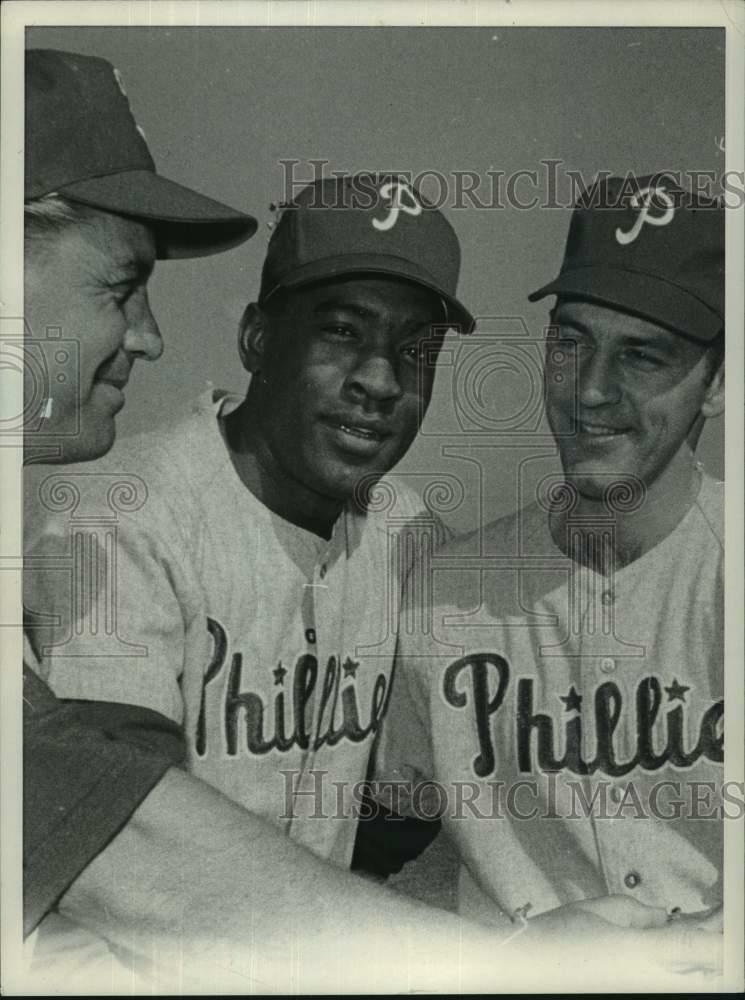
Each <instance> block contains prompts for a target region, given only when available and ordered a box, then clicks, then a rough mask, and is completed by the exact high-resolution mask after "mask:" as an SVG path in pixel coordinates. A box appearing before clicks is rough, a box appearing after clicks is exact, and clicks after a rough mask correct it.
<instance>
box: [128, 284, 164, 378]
mask: <svg viewBox="0 0 745 1000" xmlns="http://www.w3.org/2000/svg"><path fill="white" fill-rule="evenodd" d="M128 319H129V325H128V327H127V333H126V336H125V338H124V348H125V350H126V351H129V353H130V354H135V355H137V356H138V357H141V358H144V359H145V360H146V361H157V360H158V358H159V357H160V356H161V354H162V353H163V338H162V337H161V335H160V329H159V327H158V323H157V321H156V319H155V316H153V313H152V310H151V309H150V302H149V301H148V297H147V293H146V292H143V293H142V295H141V296H139V300H138V302H137V303H133V306H132V314H131V316H130V317H128Z"/></svg>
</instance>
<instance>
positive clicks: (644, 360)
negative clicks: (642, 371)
mask: <svg viewBox="0 0 745 1000" xmlns="http://www.w3.org/2000/svg"><path fill="white" fill-rule="evenodd" d="M627 356H628V357H629V358H630V360H631V361H632V362H633V363H634V364H635V365H637V366H638V367H640V368H649V369H652V368H659V367H661V366H662V365H663V364H664V362H663V360H662V358H660V357H658V356H657V355H656V354H650V353H649V351H645V350H644V349H643V348H641V347H632V348H629V350H628V352H627Z"/></svg>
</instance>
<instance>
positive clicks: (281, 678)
mask: <svg viewBox="0 0 745 1000" xmlns="http://www.w3.org/2000/svg"><path fill="white" fill-rule="evenodd" d="M286 673H287V671H286V670H285V668H284V667H283V666H282V664H281V663H278V664H277V666H276V667H275V668H274V670H272V674H274V683H275V685H277V684H282V685H284V682H285V674H286Z"/></svg>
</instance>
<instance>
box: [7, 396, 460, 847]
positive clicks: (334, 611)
mask: <svg viewBox="0 0 745 1000" xmlns="http://www.w3.org/2000/svg"><path fill="white" fill-rule="evenodd" d="M239 402H240V400H239V399H238V398H233V397H227V396H225V395H224V394H220V393H213V392H209V393H207V395H206V396H205V397H204V398H202V399H201V400H200V403H199V404H198V406H197V407H196V409H195V411H194V412H193V413H192V414H191V415H190V416H189V417H188V418H187V419H186V420H185V421H183V422H181V423H180V424H178V425H176V426H175V427H173V428H171V429H166V430H163V431H159V432H156V433H151V434H146V435H141V436H139V437H135V438H130V439H128V440H125V441H124V442H122V443H121V444H119V445H117V446H116V447H115V448H114V449H113V450H112V452H111V453H110V454H109V455H108V456H106V457H105V458H104V459H102V460H101V461H99V462H97V463H95V464H93V465H91V464H87V465H80V466H74V467H69V468H66V469H65V470H62V471H60V472H58V473H52V474H50V476H48V477H47V478H46V480H45V482H44V483H43V484H42V485H41V488H40V496H41V498H42V502H41V503H40V504H39V505H38V506H37V508H36V510H35V512H34V513H33V515H32V523H31V525H30V526H29V528H28V536H29V551H28V556H29V561H28V563H27V566H28V571H27V574H26V576H27V581H28V586H27V594H26V604H27V607H28V608H29V609H30V610H31V611H32V612H35V613H37V614H47V615H50V614H51V615H56V616H58V618H57V625H56V626H55V627H54V628H40V629H37V631H36V633H35V640H34V641H35V645H36V647H37V649H38V650H39V651H40V652H41V653H42V666H43V672H44V674H45V676H46V677H47V679H48V681H49V684H50V685H51V687H52V688H53V689H54V691H55V692H56V693H57V694H58V695H59V696H60V697H63V698H75V699H90V700H99V701H111V702H120V703H121V702H124V703H128V704H132V705H140V706H145V707H147V708H150V709H154V710H156V711H158V712H160V713H162V714H163V715H165V716H167V717H168V718H170V719H173V720H175V721H176V722H178V723H179V724H181V725H183V728H184V732H185V735H186V739H187V743H188V750H189V765H188V766H189V768H190V769H191V771H193V773H194V774H196V775H198V776H199V777H200V778H202V779H204V780H205V781H207V782H209V783H210V784H212V785H214V786H215V787H217V788H219V789H221V790H222V791H223V792H224V793H225V794H227V795H228V796H230V798H231V799H234V800H235V801H236V802H238V803H240V804H242V805H243V806H246V807H247V808H248V809H250V810H251V811H253V812H254V813H257V814H260V815H262V816H264V817H266V818H267V819H269V820H271V821H272V822H274V823H276V824H278V825H279V826H280V827H282V828H283V829H284V830H285V831H286V832H287V833H288V835H289V836H291V837H292V838H293V839H295V840H297V841H299V842H301V843H303V844H305V845H306V846H307V847H309V848H311V849H312V850H314V851H315V852H316V853H317V854H319V855H321V856H323V857H326V858H329V859H331V860H333V861H335V862H337V863H339V864H341V865H347V864H348V863H349V861H350V859H351V854H352V848H353V843H354V835H355V830H356V814H355V808H354V807H355V805H356V804H357V800H358V798H359V795H360V794H361V790H360V789H359V788H356V787H355V783H356V782H360V781H361V780H362V779H363V778H364V777H365V773H366V767H367V763H368V757H369V752H370V747H371V744H372V741H373V739H374V737H375V734H376V732H377V730H378V728H379V726H380V723H381V720H382V717H383V715H384V713H385V711H386V708H387V703H388V690H389V679H390V672H391V667H392V662H393V652H394V646H395V634H396V623H397V616H398V602H399V598H400V586H399V581H400V580H401V579H402V573H403V571H405V570H406V569H407V567H409V566H411V564H412V560H413V559H414V558H415V557H416V553H417V551H420V547H423V548H422V549H421V550H422V551H424V550H426V549H429V548H430V543H431V542H432V540H433V538H435V537H439V532H441V531H442V525H441V524H440V523H439V522H438V521H437V519H436V518H435V517H434V516H433V515H432V514H429V513H427V512H426V511H425V510H424V508H423V504H422V502H421V500H419V498H418V497H416V495H415V494H414V493H413V492H412V491H410V490H408V489H407V488H406V487H404V486H403V485H402V484H401V483H400V481H399V479H398V478H396V477H393V478H391V479H388V480H387V481H386V482H385V483H381V484H378V488H377V489H376V490H375V491H374V493H373V497H372V503H371V509H370V511H368V513H367V514H362V513H360V512H358V511H353V510H351V509H347V510H345V511H344V513H343V514H342V515H341V516H340V517H339V519H338V520H337V522H336V524H335V526H334V530H333V534H332V537H331V538H330V539H329V540H328V541H327V540H325V539H323V538H320V537H318V536H316V535H315V534H312V533H310V532H308V531H305V530H303V529H302V528H299V527H296V526H295V525H293V524H290V523H288V522H287V521H285V520H283V519H282V518H280V517H278V516H277V515H275V514H273V513H272V512H271V511H270V510H268V509H267V508H266V507H265V506H264V505H263V504H261V503H260V502H259V501H258V500H257V499H256V497H254V496H253V495H252V494H251V493H250V492H249V491H248V490H247V489H246V487H245V486H244V485H243V483H242V482H241V481H240V479H239V477H238V475H237V473H236V471H235V469H234V467H233V465H232V463H231V460H230V457H229V454H228V451H227V448H226V446H225V444H224V442H223V439H222V437H221V434H220V430H219V425H218V421H217V419H216V416H217V413H218V411H220V410H222V412H228V410H229V409H230V408H232V407H233V406H235V405H237V404H238V403H239ZM50 509H51V510H50Z"/></svg>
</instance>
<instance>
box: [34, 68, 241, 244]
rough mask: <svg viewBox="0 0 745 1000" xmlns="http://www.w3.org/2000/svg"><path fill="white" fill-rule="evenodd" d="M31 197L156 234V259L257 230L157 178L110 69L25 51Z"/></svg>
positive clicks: (118, 77)
mask: <svg viewBox="0 0 745 1000" xmlns="http://www.w3.org/2000/svg"><path fill="white" fill-rule="evenodd" d="M25 153H26V163H25V169H26V177H25V199H26V200H27V201H28V200H31V199H34V198H41V197H43V196H44V195H46V194H52V193H55V194H58V195H60V196H62V197H63V198H65V199H67V200H69V201H73V202H79V203H81V204H83V205H88V206H90V207H92V208H97V209H101V210H103V211H106V212H115V213H117V214H119V215H126V216H132V217H134V218H137V219H140V220H142V221H143V222H147V223H148V224H149V225H151V227H152V228H153V230H154V232H155V236H156V243H157V246H158V251H157V253H158V257H201V256H206V255H207V254H211V253H218V252H219V251H221V250H227V249H229V248H230V247H234V246H238V244H240V243H242V242H243V241H244V240H247V239H248V238H249V237H250V236H252V235H253V233H254V232H255V231H256V226H257V223H256V220H255V219H254V218H252V217H251V216H250V215H245V214H244V213H243V212H239V211H236V210H235V209H233V208H229V207H228V206H227V205H223V204H221V203H220V202H219V201H213V199H212V198H207V197H205V196H204V195H202V194H197V192H196V191H192V190H190V189H189V188H186V187H182V185H180V184H177V183H175V182H174V181H171V180H167V179H166V178H165V177H161V176H160V175H159V174H158V173H156V170H155V163H154V162H153V158H152V156H151V155H150V151H149V149H148V147H147V143H146V141H145V136H144V133H143V132H142V130H141V129H140V128H139V126H138V125H137V123H136V122H135V119H134V117H133V115H132V112H131V110H130V107H129V100H128V98H127V95H126V92H125V90H124V84H123V82H122V78H121V75H120V73H119V71H118V70H116V69H115V68H114V67H113V66H112V65H111V63H109V62H107V61H106V60H105V59H99V58H97V57H95V56H83V55H78V54H76V53H73V52H60V51H57V50H55V49H29V50H28V51H27V52H26V150H25Z"/></svg>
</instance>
